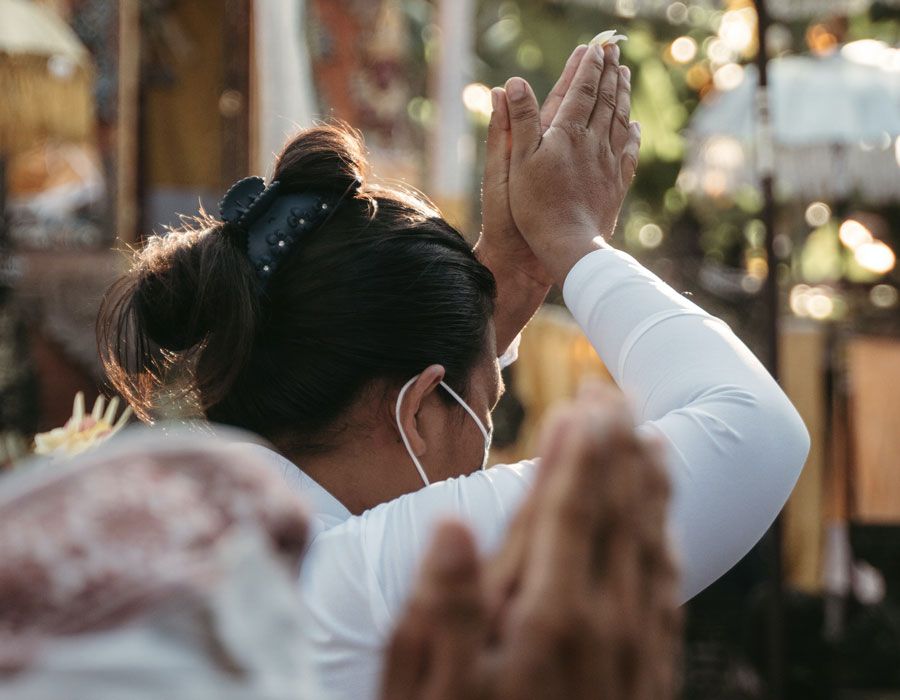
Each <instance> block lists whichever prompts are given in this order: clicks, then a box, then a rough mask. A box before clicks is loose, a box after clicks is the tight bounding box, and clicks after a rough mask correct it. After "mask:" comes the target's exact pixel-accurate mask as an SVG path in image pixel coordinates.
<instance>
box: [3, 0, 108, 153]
mask: <svg viewBox="0 0 900 700" xmlns="http://www.w3.org/2000/svg"><path fill="white" fill-rule="evenodd" d="M92 83H93V68H92V63H91V58H90V54H89V53H88V51H87V49H86V48H85V47H84V46H83V45H82V44H81V42H80V41H79V40H78V37H77V36H76V35H75V33H74V32H73V31H72V29H71V28H70V27H69V26H68V25H67V24H66V23H65V22H64V21H63V20H62V19H61V18H60V17H59V16H58V15H56V14H54V13H53V11H52V10H50V9H48V8H46V7H44V6H42V5H39V4H37V3H33V2H30V1H29V0H0V95H3V99H2V100H0V156H8V155H11V154H13V153H17V152H19V151H21V150H23V149H28V148H31V147H33V146H34V145H35V144H36V143H38V142H40V141H43V140H46V139H59V140H65V141H84V140H86V139H88V138H89V137H90V136H91V135H92V134H93V131H94V98H93V93H92Z"/></svg>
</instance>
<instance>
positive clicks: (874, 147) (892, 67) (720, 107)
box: [679, 41, 900, 203]
mask: <svg viewBox="0 0 900 700" xmlns="http://www.w3.org/2000/svg"><path fill="white" fill-rule="evenodd" d="M735 69H736V70H738V71H739V70H740V69H738V68H737V66H735ZM756 83H757V73H756V69H755V67H753V66H750V67H747V68H746V69H744V73H743V76H741V74H740V73H739V72H738V73H736V76H735V78H734V84H733V86H731V87H732V89H730V90H719V91H715V92H713V93H711V94H710V95H709V96H708V97H707V99H706V100H704V102H703V103H702V104H701V105H700V106H699V107H698V108H697V110H696V111H695V112H694V115H693V117H692V119H691V123H690V126H689V127H688V133H687V137H688V153H687V157H686V159H685V166H684V168H683V170H682V173H681V175H680V178H679V184H680V185H681V186H682V188H684V189H686V190H688V191H700V192H705V193H706V194H711V195H718V194H723V193H725V192H733V191H735V190H737V189H739V188H740V187H741V186H744V185H755V184H756V182H757V180H758V175H757V173H756V171H755V161H756V158H755V157H754V155H755V151H756V149H757V148H758V146H759V141H760V138H761V137H760V133H759V130H758V128H757V121H756V109H755V101H756V99H757V97H756V96H757V85H756ZM769 106H770V113H771V139H772V142H773V146H774V165H775V174H776V178H775V182H776V185H777V190H778V194H779V195H780V196H782V197H784V198H796V197H802V198H806V199H831V200H834V199H841V198H843V197H847V196H849V195H852V194H854V193H858V194H859V195H861V196H863V197H864V198H865V199H866V200H867V201H868V202H871V203H882V202H888V201H895V200H900V141H898V136H900V50H896V49H891V48H888V47H887V46H886V45H884V44H881V43H880V42H876V41H860V42H854V43H853V44H848V45H847V46H845V47H844V48H843V50H842V51H840V52H839V53H835V54H833V55H831V56H827V57H819V58H815V57H801V56H789V57H785V58H779V59H773V60H771V61H770V62H769Z"/></svg>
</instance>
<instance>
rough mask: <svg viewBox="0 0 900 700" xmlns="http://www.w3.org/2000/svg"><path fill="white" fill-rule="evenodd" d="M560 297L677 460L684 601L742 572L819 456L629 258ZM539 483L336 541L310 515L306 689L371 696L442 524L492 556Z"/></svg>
mask: <svg viewBox="0 0 900 700" xmlns="http://www.w3.org/2000/svg"><path fill="white" fill-rule="evenodd" d="M563 291H564V296H565V300H566V303H567V304H568V306H569V308H570V309H571V311H572V313H573V314H574V316H575V318H576V319H577V321H578V322H579V324H580V325H581V327H582V328H583V329H584V331H585V333H586V334H587V336H588V338H589V339H590V341H591V343H592V344H593V345H594V347H595V348H596V349H597V351H598V352H599V354H600V356H601V357H602V358H603V360H604V362H605V363H606V366H607V367H608V368H609V369H610V371H611V372H612V373H613V376H614V378H615V380H616V381H617V382H618V384H619V386H620V387H621V388H622V389H623V390H624V391H625V392H626V393H627V395H628V396H629V397H630V399H631V401H632V403H633V406H634V410H635V412H636V415H637V419H638V421H639V422H640V423H641V424H642V425H641V427H640V429H641V430H644V431H648V432H654V433H656V434H658V435H661V436H662V437H663V438H664V439H665V442H666V444H667V445H668V448H669V450H668V460H669V465H670V469H671V478H672V481H673V488H674V495H673V503H672V509H671V530H672V534H673V536H674V540H675V543H676V546H677V550H678V552H679V555H680V559H681V562H682V569H683V583H682V598H683V600H687V599H688V598H690V597H691V596H693V595H695V594H696V593H698V592H699V591H701V590H702V589H703V588H705V587H706V586H708V585H709V584H710V583H712V582H713V581H714V580H715V579H716V578H718V577H719V576H721V575H722V574H723V573H724V572H725V571H727V570H728V569H729V568H730V567H731V566H733V565H734V564H735V563H736V562H737V561H738V560H739V559H740V558H741V557H742V556H743V555H744V554H745V553H746V552H747V551H748V550H749V549H750V548H751V547H752V546H753V544H754V543H756V542H757V541H758V539H759V538H760V537H761V536H762V534H763V533H764V532H765V530H766V529H767V528H768V527H769V525H770V524H771V522H772V521H773V519H774V518H775V515H776V514H777V513H778V511H779V510H780V509H781V507H782V506H783V505H784V502H785V501H786V499H787V497H788V495H789V493H790V491H791V489H792V488H793V485H794V483H795V482H796V480H797V477H798V476H799V474H800V470H801V468H802V466H803V462H804V460H805V458H806V454H807V451H808V449H809V437H808V435H807V433H806V429H805V428H804V426H803V423H802V422H801V420H800V417H799V416H798V414H797V412H796V411H795V410H794V408H793V406H792V405H791V404H790V402H789V401H788V399H787V397H786V396H785V395H784V393H783V392H782V391H781V390H780V389H779V387H778V385H777V384H776V383H775V382H774V381H773V380H772V378H771V377H770V376H769V375H768V373H767V372H766V371H765V369H764V368H763V367H762V365H761V364H760V363H759V361H758V360H757V359H756V358H755V357H754V356H753V355H752V354H751V353H750V351H749V350H748V349H747V348H746V347H745V346H744V345H743V344H742V343H741V342H740V341H739V340H738V339H737V338H736V337H735V336H734V335H733V334H732V332H731V331H730V330H729V328H728V327H727V326H726V325H725V324H724V323H723V322H722V321H720V320H717V319H715V318H713V317H711V316H709V315H708V314H706V313H705V312H704V311H703V310H702V309H700V308H698V307H697V306H695V305H694V304H692V303H691V302H689V301H687V300H686V299H685V298H683V297H682V296H680V295H679V294H677V293H676V292H675V291H674V290H672V289H671V288H669V287H668V286H666V285H665V284H664V283H663V282H662V281H660V280H659V279H658V278H656V277H655V276H654V275H652V274H651V273H650V272H648V271H647V270H645V269H644V268H643V267H641V266H640V265H639V264H638V263H637V262H636V261H635V260H634V259H633V258H631V257H629V256H628V255H625V254H623V253H621V252H618V251H614V250H611V249H604V250H600V251H596V252H593V253H591V254H590V255H587V256H586V257H585V258H583V259H582V260H581V261H579V262H578V263H577V264H576V265H575V267H574V268H573V269H572V270H571V272H570V273H569V275H568V278H567V279H566V283H565V286H564V290H563ZM279 459H280V458H279ZM282 462H283V465H282V467H283V468H284V469H287V470H289V469H291V465H290V463H289V462H287V461H286V460H282ZM294 469H296V468H294ZM535 470H536V463H535V462H534V461H524V462H520V463H518V464H513V465H503V466H496V467H493V468H491V469H487V470H485V471H478V472H474V473H473V474H471V475H469V476H465V477H460V478H455V479H449V480H447V481H443V482H440V483H435V484H432V485H430V486H428V487H426V488H423V489H421V490H420V491H417V492H415V493H411V494H407V495H405V496H402V497H401V498H398V499H396V500H394V501H391V502H389V503H385V504H382V505H380V506H378V507H376V508H374V509H372V510H370V511H367V512H366V513H364V514H362V515H360V516H355V517H348V518H346V520H345V521H344V522H343V523H342V524H340V525H337V526H331V527H329V526H328V525H327V524H326V522H333V521H334V511H333V509H332V510H331V511H329V512H323V513H318V512H317V513H316V515H314V518H315V520H316V525H315V526H314V527H315V531H316V532H319V533H320V534H318V536H316V537H315V539H314V541H313V543H312V545H311V547H310V550H309V553H308V555H307V558H306V561H305V563H304V566H303V569H302V571H301V575H300V581H301V590H302V596H303V601H304V605H305V607H306V620H305V624H306V626H305V628H304V635H305V640H304V641H305V644H306V646H305V653H304V663H305V664H306V665H307V666H306V668H305V669H304V677H309V678H311V679H312V680H313V681H315V682H318V684H319V686H320V688H319V694H318V695H317V697H320V698H354V699H356V700H358V699H365V698H372V697H374V696H375V694H376V693H377V687H378V679H379V674H380V669H381V651H382V647H383V645H384V644H385V642H386V641H387V639H388V637H389V634H390V631H391V629H392V627H393V625H394V622H395V620H396V619H397V616H398V615H399V614H400V612H401V611H402V610H403V606H404V604H405V602H406V600H407V596H408V594H409V592H410V589H411V586H412V584H413V582H414V579H415V573H416V569H417V566H418V561H419V558H420V556H421V554H422V552H423V550H424V548H425V547H427V546H428V543H429V541H430V538H431V531H432V528H433V526H434V524H435V522H436V521H438V520H440V519H441V517H442V516H448V515H450V516H455V517H459V518H462V519H463V520H465V521H467V522H468V523H469V524H470V526H471V527H472V529H473V530H474V532H475V534H476V537H477V540H478V542H479V545H480V547H481V548H482V549H483V550H484V551H490V550H492V549H494V548H495V547H496V546H497V545H498V544H499V542H500V541H501V539H502V537H503V534H504V531H505V529H506V527H507V524H508V523H509V521H510V518H511V516H512V515H513V514H514V513H515V511H516V509H517V507H518V505H519V504H520V503H521V501H522V499H523V497H524V496H525V494H526V493H527V491H528V488H529V485H530V484H531V482H532V479H533V477H534V474H535ZM298 473H299V472H298ZM310 482H311V480H309V481H304V484H303V486H304V493H305V494H306V495H307V497H309V496H310V495H312V494H311V492H310V490H309V489H310V488H313V490H314V489H316V488H318V489H320V490H321V487H319V486H317V485H316V484H315V482H312V483H310ZM320 496H321V494H319V495H318V496H317V498H318V497H320ZM332 500H333V499H332Z"/></svg>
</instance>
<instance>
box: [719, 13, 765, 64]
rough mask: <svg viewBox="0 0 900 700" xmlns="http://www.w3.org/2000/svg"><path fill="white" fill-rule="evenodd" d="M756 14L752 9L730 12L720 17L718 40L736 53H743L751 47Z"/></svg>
mask: <svg viewBox="0 0 900 700" xmlns="http://www.w3.org/2000/svg"><path fill="white" fill-rule="evenodd" d="M755 32H756V12H755V11H754V10H753V8H752V7H745V8H742V9H740V10H730V11H729V12H726V13H725V14H724V15H722V23H721V24H720V25H719V38H720V39H721V40H722V41H723V42H724V43H725V45H726V46H728V48H729V49H731V50H732V51H734V52H736V53H744V52H745V51H747V50H748V49H749V48H750V47H751V46H752V45H753V39H754V34H755Z"/></svg>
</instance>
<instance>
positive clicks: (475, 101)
mask: <svg viewBox="0 0 900 700" xmlns="http://www.w3.org/2000/svg"><path fill="white" fill-rule="evenodd" d="M462 98H463V104H465V106H466V109H468V110H469V111H470V112H473V113H475V114H477V115H479V116H482V117H490V116H491V111H492V109H493V107H492V105H491V89H490V88H489V87H488V86H487V85H484V84H483V83H469V84H468V85H466V86H465V87H464V88H463V93H462Z"/></svg>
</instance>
